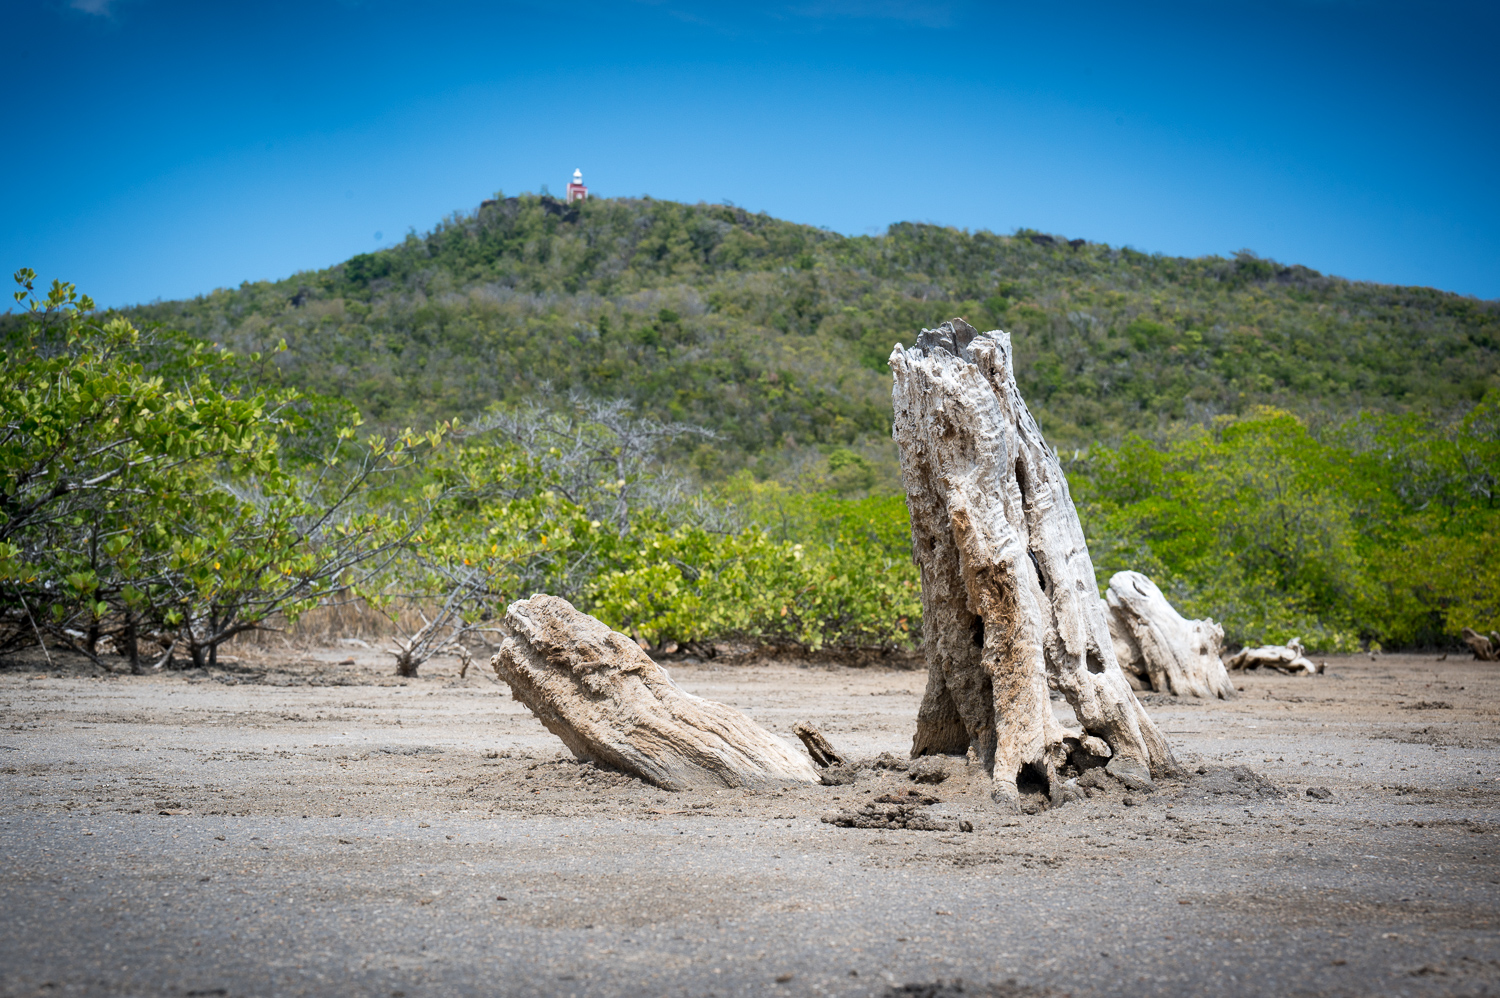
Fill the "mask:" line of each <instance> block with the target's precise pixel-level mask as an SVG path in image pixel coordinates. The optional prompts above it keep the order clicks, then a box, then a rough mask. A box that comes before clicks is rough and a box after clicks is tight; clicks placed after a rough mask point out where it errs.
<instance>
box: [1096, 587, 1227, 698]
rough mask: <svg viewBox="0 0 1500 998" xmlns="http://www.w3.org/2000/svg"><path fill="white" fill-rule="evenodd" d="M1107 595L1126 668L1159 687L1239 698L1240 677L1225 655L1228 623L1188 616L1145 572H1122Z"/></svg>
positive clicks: (1113, 635) (1178, 693) (1163, 690)
mask: <svg viewBox="0 0 1500 998" xmlns="http://www.w3.org/2000/svg"><path fill="white" fill-rule="evenodd" d="M1104 599H1105V603H1106V605H1107V607H1108V622H1109V635H1110V638H1111V639H1112V640H1113V642H1114V648H1115V658H1116V659H1118V660H1119V662H1120V668H1122V669H1124V670H1125V671H1126V672H1127V673H1134V674H1135V675H1137V676H1140V677H1141V678H1143V679H1145V680H1146V681H1147V682H1148V683H1150V688H1151V689H1152V690H1155V691H1156V692H1157V693H1171V694H1173V695H1174V696H1180V697H1182V696H1192V697H1219V698H1220V699H1223V700H1230V699H1233V697H1234V683H1232V682H1230V681H1229V673H1228V672H1227V671H1226V670H1225V668H1224V662H1223V661H1222V660H1221V659H1220V658H1219V650H1220V649H1221V648H1222V647H1223V645H1224V628H1222V627H1220V626H1219V625H1218V624H1216V623H1214V622H1213V620H1212V619H1207V620H1187V619H1186V618H1184V617H1183V616H1182V614H1180V613H1178V612H1177V610H1176V609H1175V608H1174V607H1173V606H1172V604H1171V603H1169V602H1167V598H1166V597H1165V596H1163V595H1162V592H1161V590H1160V589H1158V588H1157V587H1156V583H1154V582H1152V581H1151V580H1150V579H1148V578H1147V577H1146V576H1144V575H1142V574H1141V573H1140V572H1116V573H1115V574H1114V575H1113V576H1111V577H1110V580H1109V589H1108V590H1107V591H1106V592H1105V594H1104Z"/></svg>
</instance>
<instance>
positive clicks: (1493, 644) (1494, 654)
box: [1463, 627, 1500, 662]
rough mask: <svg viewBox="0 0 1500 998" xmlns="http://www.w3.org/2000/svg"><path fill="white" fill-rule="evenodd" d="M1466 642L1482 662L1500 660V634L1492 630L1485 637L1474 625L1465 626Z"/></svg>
mask: <svg viewBox="0 0 1500 998" xmlns="http://www.w3.org/2000/svg"><path fill="white" fill-rule="evenodd" d="M1463 635H1464V644H1466V645H1468V646H1469V651H1471V652H1473V653H1474V657H1475V658H1477V659H1478V660H1479V661H1481V662H1500V634H1496V633H1495V632H1494V631H1491V632H1490V636H1489V637H1485V636H1484V635H1483V634H1480V633H1479V632H1478V631H1476V630H1474V628H1472V627H1465V628H1464V632H1463Z"/></svg>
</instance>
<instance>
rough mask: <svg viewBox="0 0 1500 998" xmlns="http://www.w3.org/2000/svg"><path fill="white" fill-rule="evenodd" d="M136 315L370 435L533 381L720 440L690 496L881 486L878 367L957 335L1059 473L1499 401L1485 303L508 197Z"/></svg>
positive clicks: (909, 233)
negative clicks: (353, 417) (1157, 437)
mask: <svg viewBox="0 0 1500 998" xmlns="http://www.w3.org/2000/svg"><path fill="white" fill-rule="evenodd" d="M130 314H131V317H132V318H134V319H135V320H136V321H137V322H138V323H139V322H143V321H148V320H159V321H162V322H164V323H167V324H168V325H170V326H173V327H176V328H180V329H183V330H186V331H187V332H190V333H192V334H194V335H196V336H198V337H201V338H203V339H205V340H209V341H212V342H215V343H219V344H221V345H223V346H225V347H228V348H230V349H232V350H234V351H236V352H237V353H241V354H248V353H251V352H256V351H269V350H271V349H273V348H274V347H275V346H276V344H277V343H278V342H279V341H280V340H282V339H284V340H285V341H286V343H287V344H288V346H289V350H288V351H286V352H285V353H284V354H282V355H281V356H280V358H279V361H278V362H279V363H280V364H281V365H282V367H283V370H284V371H285V374H286V376H287V378H288V379H289V380H290V382H291V383H292V384H293V385H295V386H297V387H299V388H302V389H305V390H311V391H315V392H319V393H325V394H331V395H337V396H342V397H344V398H346V399H349V400H351V401H352V402H353V403H354V404H356V405H357V406H359V408H360V409H361V410H362V412H363V413H364V415H365V416H366V417H367V418H368V419H370V420H372V421H373V422H374V423H375V424H377V425H383V426H390V427H397V426H405V425H420V424H425V423H431V422H433V421H435V420H439V419H445V418H448V417H452V416H465V417H466V416H469V415H471V414H473V413H475V412H478V411H480V410H482V409H484V408H486V407H487V406H490V405H491V404H493V403H496V402H506V401H514V400H517V399H521V398H526V397H530V396H532V395H533V394H534V393H536V392H537V390H538V389H539V388H540V387H542V386H547V385H550V386H551V387H552V388H553V389H556V390H567V389H581V390H583V391H585V392H587V393H588V394H590V395H592V396H595V397H618V398H625V399H629V400H631V401H632V402H634V403H636V404H637V406H638V407H639V409H640V411H641V413H642V414H643V415H648V416H655V417H657V418H662V419H674V420H683V421H688V422H693V423H696V424H699V425H702V426H707V427H711V428H713V429H715V430H717V431H719V432H720V433H721V434H722V435H723V438H722V439H721V440H720V441H718V442H716V443H715V444H713V445H704V444H701V443H700V444H698V445H697V446H696V453H695V455H694V464H695V465H696V467H697V469H698V471H699V472H700V473H701V474H702V475H703V477H704V478H705V479H708V480H714V479H716V478H719V477H722V476H724V475H727V474H729V473H731V472H733V471H734V470H736V469H737V468H741V467H749V468H751V469H753V470H754V471H756V472H757V474H758V475H761V476H764V475H766V474H770V473H774V472H777V471H780V470H784V469H785V468H786V467H787V466H788V465H799V464H800V465H806V464H807V463H808V461H809V459H812V460H814V461H816V460H817V459H818V458H819V457H820V456H824V455H828V454H830V453H834V452H836V451H840V450H843V451H847V452H852V453H855V454H857V455H859V456H860V457H862V458H863V459H864V460H865V461H867V462H870V464H872V465H873V467H874V468H875V469H878V470H879V471H880V472H881V474H880V475H879V479H878V480H879V483H881V484H883V485H884V486H885V487H886V488H890V487H893V486H894V485H895V481H894V478H893V475H892V471H891V469H892V467H893V465H892V460H893V454H892V451H891V448H890V444H889V441H888V435H889V408H890V389H889V375H888V373H887V370H886V364H885V361H886V357H887V355H888V354H889V353H890V349H891V346H892V344H894V343H895V342H897V341H908V342H909V341H910V340H911V339H912V337H913V336H914V334H915V332H916V330H918V329H920V328H921V327H923V326H934V325H936V324H937V323H939V322H941V321H942V320H943V319H946V318H950V317H952V316H954V315H963V316H965V317H966V318H968V319H969V320H970V321H971V322H972V323H974V324H975V325H976V326H978V327H979V328H981V329H986V328H993V327H997V326H998V327H1003V328H1006V329H1008V330H1010V331H1011V332H1012V333H1013V334H1014V335H1015V339H1016V343H1017V368H1018V373H1019V376H1020V380H1021V385H1022V389H1023V390H1024V391H1025V393H1026V397H1027V399H1028V401H1029V402H1030V403H1031V405H1032V407H1033V408H1034V410H1035V411H1036V412H1037V414H1038V417H1039V419H1040V421H1041V423H1042V425H1043V428H1044V429H1045V430H1046V431H1047V433H1048V435H1049V438H1050V439H1051V440H1052V442H1053V443H1054V444H1055V445H1057V446H1058V447H1059V448H1061V449H1063V450H1070V449H1073V448H1083V447H1086V446H1088V445H1089V444H1091V443H1094V442H1098V441H1104V442H1116V441H1118V440H1120V439H1122V438H1123V437H1124V435H1125V434H1127V433H1129V432H1131V431H1139V432H1144V433H1147V434H1153V435H1154V434H1156V433H1158V432H1159V431H1160V430H1162V429H1163V428H1164V427H1165V426H1167V425H1169V424H1171V423H1172V422H1174V421H1182V420H1187V421H1193V422H1201V421H1202V420H1203V419H1205V418H1207V417H1211V416H1214V415H1220V414H1242V413H1246V412H1249V411H1251V410H1252V409H1253V408H1254V407H1255V406H1258V405H1273V406H1277V407H1280V408H1284V409H1287V410H1290V411H1292V412H1296V413H1299V414H1303V415H1309V416H1316V417H1318V418H1319V419H1323V418H1327V417H1334V418H1337V417H1340V416H1342V415H1346V414H1349V413H1352V412H1355V411H1357V410H1361V409H1369V410H1375V411H1404V410H1411V409H1421V408H1423V407H1430V408H1432V409H1434V410H1437V411H1439V412H1452V411H1461V410H1462V408H1463V407H1464V406H1465V405H1467V404H1472V403H1473V402H1475V401H1477V400H1478V399H1479V398H1481V397H1482V396H1483V394H1484V392H1485V391H1486V389H1488V388H1491V387H1496V386H1500V303H1496V302H1487V301H1478V300H1475V299H1472V298H1465V297H1462V296H1459V295H1453V294H1447V293H1443V292H1439V291H1433V290H1430V289H1426V288H1403V287H1392V286H1387V285H1374V284H1361V283H1355V282H1350V281H1345V280H1342V279H1339V278H1332V277H1325V276H1323V275H1321V274H1318V273H1317V272H1315V271H1312V270H1309V269H1307V268H1305V267H1300V266H1282V265H1280V264H1277V263H1274V262H1272V261H1270V260H1264V259H1260V258H1257V257H1256V256H1254V255H1253V254H1250V253H1241V254H1239V255H1237V256H1236V257H1235V258H1234V259H1223V258H1220V257H1203V258H1199V259H1182V258H1174V257H1164V256H1159V255H1149V254H1145V253H1140V252H1137V251H1134V250H1131V249H1128V248H1116V247H1110V246H1105V245H1101V244H1096V243H1089V242H1085V241H1083V240H1073V241H1071V242H1069V241H1065V240H1063V239H1061V238H1058V237H1053V236H1048V235H1044V234H1041V233H1035V232H1029V231H1022V232H1019V233H1017V234H1015V235H1009V236H1002V235H995V234H993V233H990V232H972V233H970V232H962V231H959V230H956V229H950V228H942V227H938V226H932V225H921V224H913V223H902V224H898V225H893V226H891V227H890V229H889V230H888V231H887V233H886V234H885V235H883V236H874V237H868V236H860V237H845V236H840V235H837V234H835V233H832V232H827V231H824V230H821V229H817V228H812V227H809V226H805V225H795V224H792V223H790V222H784V221H779V220H777V219H774V218H770V217H768V216H766V215H764V214H759V215H757V214H751V213H749V212H746V211H743V210H741V209H739V208H735V207H729V206H719V205H702V204H699V205H685V204H677V203H674V202H668V201H655V200H650V199H641V200H632V199H614V200H593V201H587V202H584V203H582V204H578V205H572V206H564V205H563V204H561V203H559V202H557V201H553V200H550V199H546V198H536V197H530V196H523V197H519V198H505V199H500V200H497V201H495V202H487V203H486V205H485V206H484V207H482V208H480V209H479V210H478V211H477V212H474V213H472V214H461V215H455V216H453V217H451V218H449V219H447V220H446V221H444V222H443V223H442V224H440V225H439V226H437V227H436V228H435V229H434V230H433V231H432V232H430V233H428V234H427V235H425V236H419V235H415V234H413V235H409V236H408V237H407V238H406V240H405V241H404V242H403V243H401V244H400V245H398V246H395V247H392V248H390V249H386V250H382V251H380V252H377V253H370V254H362V255H359V256H356V257H354V258H352V259H350V260H348V261H346V262H344V263H342V264H339V265H338V266H334V267H330V268H328V269H326V270H321V271H316V272H308V273H302V274H298V275H295V276H294V277H292V278H289V279H287V280H284V281H279V282H274V283H273V282H260V283H247V284H244V285H242V286H240V287H239V288H237V289H233V290H220V291H215V292H213V293H212V294H209V295H205V296H202V297H200V298H196V299H192V300H190V301H177V302H166V303H159V304H154V305H150V306H143V307H140V308H137V309H134V310H132V312H131V313H130ZM859 470H860V472H861V473H863V474H864V475H865V478H869V477H870V472H869V471H868V470H866V469H864V467H863V465H860V466H859ZM848 474H853V475H854V478H855V480H856V484H859V483H860V482H862V481H863V479H860V478H859V475H858V474H854V473H848ZM866 484H868V483H866Z"/></svg>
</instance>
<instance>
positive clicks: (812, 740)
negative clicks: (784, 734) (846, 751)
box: [792, 721, 849, 769]
mask: <svg viewBox="0 0 1500 998" xmlns="http://www.w3.org/2000/svg"><path fill="white" fill-rule="evenodd" d="M792 734H794V735H796V736H797V737H798V738H800V739H802V744H803V745H805V746H806V747H807V754H808V755H810V756H812V761H813V762H814V763H815V764H816V765H817V767H818V768H819V769H827V768H828V767H829V766H833V765H838V764H841V763H845V762H848V761H849V760H848V759H846V758H844V756H843V755H841V754H840V753H839V752H838V750H837V749H835V748H834V747H833V743H832V742H830V741H829V740H828V739H827V738H824V737H823V732H821V731H819V730H818V729H817V728H815V727H813V726H812V725H811V724H808V723H807V722H806V721H798V722H797V723H796V724H794V725H792Z"/></svg>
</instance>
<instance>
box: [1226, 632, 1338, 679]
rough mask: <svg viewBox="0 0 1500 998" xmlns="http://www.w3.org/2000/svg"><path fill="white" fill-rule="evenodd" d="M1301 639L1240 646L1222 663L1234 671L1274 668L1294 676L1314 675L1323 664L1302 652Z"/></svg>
mask: <svg viewBox="0 0 1500 998" xmlns="http://www.w3.org/2000/svg"><path fill="white" fill-rule="evenodd" d="M1304 651H1305V650H1304V649H1303V647H1302V641H1301V640H1300V639H1298V638H1293V639H1292V640H1290V641H1288V642H1287V643H1286V644H1284V645H1262V646H1260V647H1259V648H1242V649H1241V650H1239V651H1237V652H1235V653H1234V654H1233V655H1231V656H1229V660H1228V661H1226V662H1225V663H1224V664H1225V665H1226V666H1228V667H1229V668H1230V669H1232V670H1234V671H1235V672H1239V671H1240V670H1242V669H1275V670H1277V671H1278V672H1285V673H1288V674H1289V675H1294V676H1315V675H1317V674H1318V673H1320V672H1322V671H1323V666H1321V665H1319V664H1318V663H1316V662H1314V661H1313V660H1312V659H1310V658H1308V657H1307V656H1306V654H1304Z"/></svg>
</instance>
